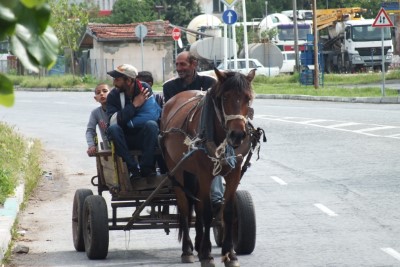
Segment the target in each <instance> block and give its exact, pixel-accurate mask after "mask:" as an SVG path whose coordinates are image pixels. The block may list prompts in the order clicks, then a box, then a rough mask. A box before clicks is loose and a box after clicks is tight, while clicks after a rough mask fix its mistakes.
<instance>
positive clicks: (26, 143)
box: [0, 122, 42, 264]
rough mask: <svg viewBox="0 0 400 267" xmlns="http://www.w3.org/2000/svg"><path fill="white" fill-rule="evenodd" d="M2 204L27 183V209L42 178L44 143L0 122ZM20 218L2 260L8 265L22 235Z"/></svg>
mask: <svg viewBox="0 0 400 267" xmlns="http://www.w3.org/2000/svg"><path fill="white" fill-rule="evenodd" d="M0 150H1V151H2V153H0V206H1V205H2V204H4V201H5V199H6V198H7V197H9V196H12V194H13V193H14V190H15V187H16V186H17V185H18V184H19V183H21V182H23V183H24V185H25V192H24V202H23V203H22V205H21V207H20V208H21V209H23V208H24V207H25V205H26V200H27V199H29V196H30V195H31V193H32V191H33V190H34V189H35V188H36V186H37V184H38V182H39V180H40V177H41V176H42V169H41V154H42V145H41V143H40V141H39V140H36V139H34V140H27V139H26V138H24V137H23V136H22V135H20V134H18V133H17V132H16V130H15V129H14V128H13V127H11V126H9V125H7V124H5V123H2V122H0ZM17 226H18V221H17V220H16V221H15V223H14V226H13V229H11V235H12V240H11V242H10V244H9V247H8V248H9V249H8V251H7V252H6V253H5V255H4V258H3V259H2V264H7V263H8V262H9V259H10V255H11V248H12V246H13V242H14V240H16V239H17V238H18V234H17Z"/></svg>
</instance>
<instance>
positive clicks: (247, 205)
mask: <svg viewBox="0 0 400 267" xmlns="http://www.w3.org/2000/svg"><path fill="white" fill-rule="evenodd" d="M235 213H236V217H237V220H235V223H234V225H233V227H234V228H233V247H234V249H235V251H236V253H237V254H242V255H243V254H250V253H252V252H253V250H254V247H255V245H256V216H255V211H254V205H253V199H252V198H251V195H250V193H249V192H248V191H245V190H239V191H236V201H235Z"/></svg>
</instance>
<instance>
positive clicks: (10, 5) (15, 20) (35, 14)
mask: <svg viewBox="0 0 400 267" xmlns="http://www.w3.org/2000/svg"><path fill="white" fill-rule="evenodd" d="M49 20H50V8H49V5H47V4H46V3H45V0H14V1H10V0H0V25H1V27H0V41H2V40H7V39H8V40H9V42H10V46H11V53H12V54H13V55H15V56H17V58H18V59H19V61H20V62H21V63H22V64H23V65H24V67H26V68H28V69H30V70H32V71H34V72H39V67H40V66H42V67H46V68H48V69H49V68H51V67H52V66H53V65H54V63H55V62H56V59H57V53H58V40H57V37H56V35H55V34H54V32H53V29H52V28H51V27H49V26H48V23H49ZM0 104H1V105H4V106H7V107H10V106H12V105H13V104H14V88H13V84H12V82H11V81H10V79H8V78H7V76H6V75H4V74H2V73H0Z"/></svg>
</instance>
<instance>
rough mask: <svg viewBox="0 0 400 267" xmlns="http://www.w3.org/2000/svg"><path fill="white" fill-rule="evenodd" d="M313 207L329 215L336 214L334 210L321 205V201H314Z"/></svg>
mask: <svg viewBox="0 0 400 267" xmlns="http://www.w3.org/2000/svg"><path fill="white" fill-rule="evenodd" d="M314 206H315V207H317V208H318V209H320V210H321V211H322V212H324V213H326V214H328V215H329V216H332V217H334V216H338V215H337V214H336V213H335V212H334V211H332V210H330V209H328V208H327V207H326V206H324V205H322V204H321V203H315V204H314Z"/></svg>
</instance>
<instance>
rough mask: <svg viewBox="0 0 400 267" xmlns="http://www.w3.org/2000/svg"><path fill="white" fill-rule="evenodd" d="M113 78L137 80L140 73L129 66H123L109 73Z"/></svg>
mask: <svg viewBox="0 0 400 267" xmlns="http://www.w3.org/2000/svg"><path fill="white" fill-rule="evenodd" d="M107 74H108V75H110V76H111V77H113V78H119V77H123V76H127V77H130V78H136V76H137V74H138V71H137V69H136V68H135V67H134V66H132V65H129V64H122V65H120V66H118V67H116V68H115V70H112V71H109V72H107Z"/></svg>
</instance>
